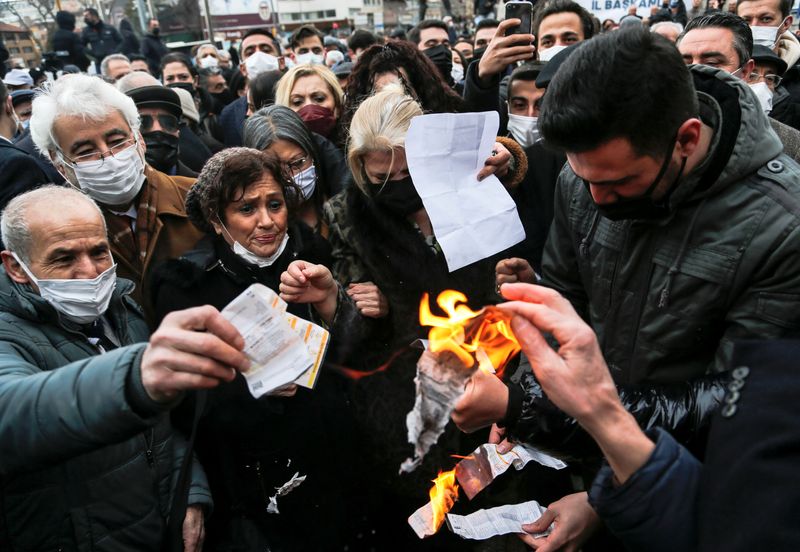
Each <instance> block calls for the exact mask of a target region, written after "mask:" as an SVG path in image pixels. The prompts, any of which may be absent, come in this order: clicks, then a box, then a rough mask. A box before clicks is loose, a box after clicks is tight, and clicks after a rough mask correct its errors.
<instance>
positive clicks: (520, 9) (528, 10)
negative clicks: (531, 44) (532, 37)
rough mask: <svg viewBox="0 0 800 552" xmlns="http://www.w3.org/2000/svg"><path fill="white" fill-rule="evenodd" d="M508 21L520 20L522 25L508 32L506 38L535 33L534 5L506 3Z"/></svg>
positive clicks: (513, 0) (516, 2)
mask: <svg viewBox="0 0 800 552" xmlns="http://www.w3.org/2000/svg"><path fill="white" fill-rule="evenodd" d="M506 19H519V20H520V24H519V25H515V26H513V27H511V28H509V29H507V30H506V36H510V35H515V34H532V33H533V21H532V19H533V3H532V2H526V1H524V0H523V1H518V0H511V1H510V2H506Z"/></svg>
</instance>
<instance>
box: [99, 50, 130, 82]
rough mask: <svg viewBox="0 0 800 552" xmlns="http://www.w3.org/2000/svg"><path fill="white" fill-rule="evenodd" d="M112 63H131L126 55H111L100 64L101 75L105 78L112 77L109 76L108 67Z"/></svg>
mask: <svg viewBox="0 0 800 552" xmlns="http://www.w3.org/2000/svg"><path fill="white" fill-rule="evenodd" d="M112 61H127V62H128V63H130V62H131V60H130V59H128V56H126V55H125V54H111V55H108V56H106V57H104V58H103V61H101V62H100V74H101V75H103V76H104V77H110V76H111V75H109V74H108V65H109V64H110V63H111V62H112Z"/></svg>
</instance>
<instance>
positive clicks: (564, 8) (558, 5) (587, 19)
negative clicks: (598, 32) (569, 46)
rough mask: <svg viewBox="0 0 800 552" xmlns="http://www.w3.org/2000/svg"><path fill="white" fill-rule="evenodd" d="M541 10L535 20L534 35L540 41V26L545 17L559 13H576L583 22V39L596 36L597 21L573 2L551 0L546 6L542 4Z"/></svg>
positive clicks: (569, 0)
mask: <svg viewBox="0 0 800 552" xmlns="http://www.w3.org/2000/svg"><path fill="white" fill-rule="evenodd" d="M539 6H540V7H539V9H538V10H537V12H536V15H535V17H534V20H533V34H534V35H536V38H537V40H538V39H539V25H541V24H542V20H544V18H545V17H548V16H551V15H555V14H557V13H565V12H568V13H574V14H575V15H577V16H578V18H579V19H580V20H581V28H582V29H583V39H584V40H589V39H590V38H592V37H593V36H594V35H595V22H594V21H595V20H594V18H592V15H591V14H590V13H589V12H588V11H586V9H585V8H584V7H583V6H581V5H580V4H578V3H577V2H573V1H572V0H550V1H549V2H547V3H545V4H540V5H539Z"/></svg>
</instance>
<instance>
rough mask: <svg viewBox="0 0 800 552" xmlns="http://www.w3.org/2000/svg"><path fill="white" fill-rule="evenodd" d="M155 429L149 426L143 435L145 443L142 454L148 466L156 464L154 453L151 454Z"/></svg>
mask: <svg viewBox="0 0 800 552" xmlns="http://www.w3.org/2000/svg"><path fill="white" fill-rule="evenodd" d="M155 431H156V430H155V429H154V428H150V432H149V434H148V435H145V436H144V444H145V450H144V455H145V458H147V465H148V466H150V467H151V468H152V467H155V465H156V459H155V455H154V454H153V442H154V441H155Z"/></svg>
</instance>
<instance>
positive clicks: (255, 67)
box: [244, 50, 279, 81]
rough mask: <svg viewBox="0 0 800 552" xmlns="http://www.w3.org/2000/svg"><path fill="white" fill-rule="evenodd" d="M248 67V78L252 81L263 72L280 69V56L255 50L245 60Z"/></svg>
mask: <svg viewBox="0 0 800 552" xmlns="http://www.w3.org/2000/svg"><path fill="white" fill-rule="evenodd" d="M244 66H245V67H247V78H248V79H250V80H251V81H252V80H253V79H254V78H256V77H257V76H258V75H260V74H261V73H267V72H269V71H277V70H278V67H279V66H278V58H276V57H275V56H273V55H271V54H267V53H266V52H262V51H261V50H259V51H257V52H254V53H253V54H252V55H251V56H250V57H249V58H247V59H246V60H245V61H244Z"/></svg>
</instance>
